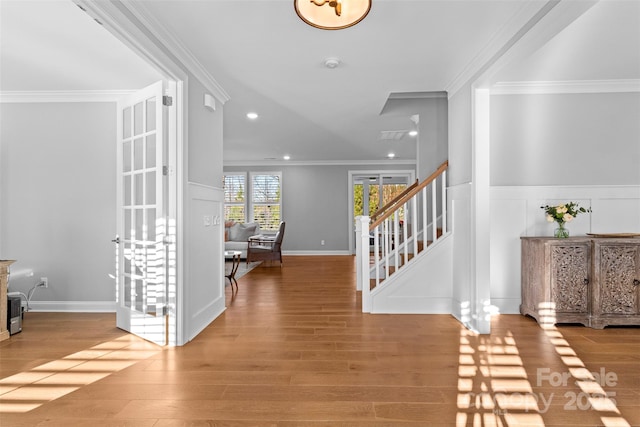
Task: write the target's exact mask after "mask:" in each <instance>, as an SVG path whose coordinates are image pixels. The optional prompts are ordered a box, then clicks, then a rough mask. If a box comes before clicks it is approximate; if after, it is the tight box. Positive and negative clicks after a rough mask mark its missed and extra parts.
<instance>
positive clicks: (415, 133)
mask: <svg viewBox="0 0 640 427" xmlns="http://www.w3.org/2000/svg"><path fill="white" fill-rule="evenodd" d="M409 136H418V131H417V130H410V131H409Z"/></svg>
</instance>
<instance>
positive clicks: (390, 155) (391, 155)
mask: <svg viewBox="0 0 640 427" xmlns="http://www.w3.org/2000/svg"><path fill="white" fill-rule="evenodd" d="M395 156H396V155H395V153H389V154H387V158H389V159H393V158H394V157H395Z"/></svg>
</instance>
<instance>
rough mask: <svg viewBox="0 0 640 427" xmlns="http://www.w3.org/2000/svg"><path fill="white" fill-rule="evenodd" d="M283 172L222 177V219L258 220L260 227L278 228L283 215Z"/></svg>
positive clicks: (264, 229)
mask: <svg viewBox="0 0 640 427" xmlns="http://www.w3.org/2000/svg"><path fill="white" fill-rule="evenodd" d="M281 193H282V173H281V172H249V181H248V182H247V174H246V173H244V172H242V173H235V174H228V175H225V177H224V219H225V221H234V222H253V221H256V222H258V223H260V230H261V231H264V232H267V233H269V232H270V231H273V232H275V231H277V230H278V227H279V225H280V221H281V218H282V215H281V207H282V199H281V197H280V196H281Z"/></svg>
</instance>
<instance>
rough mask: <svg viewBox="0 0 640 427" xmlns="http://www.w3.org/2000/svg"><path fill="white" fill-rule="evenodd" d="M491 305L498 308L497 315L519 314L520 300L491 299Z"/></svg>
mask: <svg viewBox="0 0 640 427" xmlns="http://www.w3.org/2000/svg"><path fill="white" fill-rule="evenodd" d="M491 305H493V306H495V307H498V313H497V314H520V298H491Z"/></svg>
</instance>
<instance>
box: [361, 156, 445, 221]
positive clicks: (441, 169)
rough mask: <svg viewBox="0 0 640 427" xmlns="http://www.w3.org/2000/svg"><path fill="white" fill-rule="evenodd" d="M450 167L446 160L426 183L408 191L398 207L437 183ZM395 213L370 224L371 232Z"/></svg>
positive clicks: (390, 212) (390, 213) (387, 213)
mask: <svg viewBox="0 0 640 427" xmlns="http://www.w3.org/2000/svg"><path fill="white" fill-rule="evenodd" d="M448 166H449V161H448V160H446V161H445V162H444V163H442V164H441V165H440V166H438V169H436V171H435V172H433V173H432V174H431V175H429V176H428V177H427V179H425V180H424V181H422V182H421V183H420V184H419V185H417V186H415V187H413V188H412V189H411V190H409V191H407V192H406V194H405V195H404V196H403V197H402V198H401V199H400V200H398V201H397V202H396V204H397V205H399V206H402V205H404V204H405V203H406V202H407V201H409V200H410V199H411V198H412V197H413V196H415V195H416V194H418V193H419V192H420V191H421V190H422V189H423V188H424V187H426V186H427V185H429V184H431V183H432V182H433V181H435V180H436V179H437V178H438V177H439V176H440V175H441V174H442V172H444V171H445V170H447V167H448ZM394 212H395V210H393V209H392V210H388V211H387V212H385V213H383V214H382V215H381V216H380V217H379V218H377V219H376V220H375V221H372V222H371V223H370V224H369V231H373V230H374V229H375V228H376V227H377V226H378V225H380V224H381V223H382V222H383V221H384V220H385V219H387V218H389V217H390V216H391V215H393V213H394Z"/></svg>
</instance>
